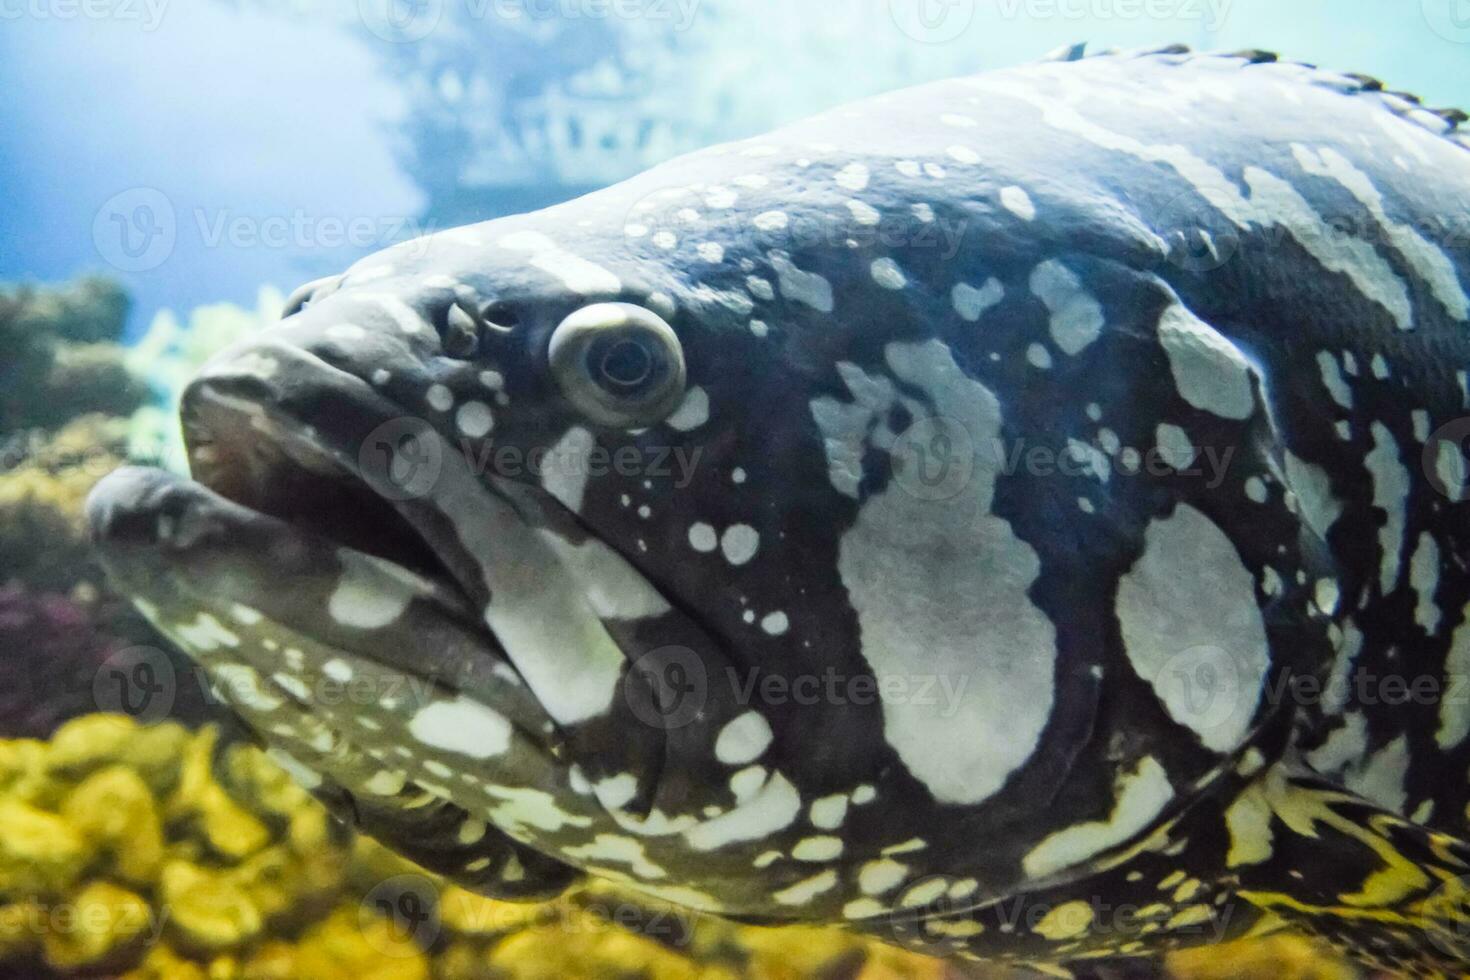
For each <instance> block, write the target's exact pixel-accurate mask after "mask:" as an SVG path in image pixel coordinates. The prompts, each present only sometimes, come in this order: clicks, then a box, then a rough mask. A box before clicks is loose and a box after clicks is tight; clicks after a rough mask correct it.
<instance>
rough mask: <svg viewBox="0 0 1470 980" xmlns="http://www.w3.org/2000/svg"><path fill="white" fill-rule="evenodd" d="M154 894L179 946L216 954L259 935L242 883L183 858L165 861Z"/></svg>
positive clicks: (255, 915) (256, 916)
mask: <svg viewBox="0 0 1470 980" xmlns="http://www.w3.org/2000/svg"><path fill="white" fill-rule="evenodd" d="M159 896H160V898H161V899H162V901H163V906H164V908H166V909H168V910H169V911H170V912H171V915H170V917H169V922H168V924H169V929H170V933H171V934H172V935H173V937H174V939H175V941H176V942H177V943H178V944H179V946H180V948H182V949H186V950H188V951H190V952H198V953H218V952H223V951H226V950H230V949H234V948H236V947H238V946H242V945H244V944H246V943H248V942H251V941H253V940H255V939H256V938H258V937H259V936H260V935H261V933H262V932H263V930H264V928H265V922H264V920H263V919H262V918H261V914H260V909H258V908H257V907H256V906H255V903H254V902H253V901H252V900H251V898H250V895H249V893H248V892H247V891H246V890H245V888H243V887H242V885H241V883H240V882H238V881H236V880H234V879H232V878H231V877H230V876H228V875H226V874H224V873H221V872H217V871H211V870H210V869H208V868H204V867H200V866H199V865H196V864H191V863H189V862H187V861H170V862H169V863H168V864H166V865H164V868H163V874H162V877H161V879H160V882H159Z"/></svg>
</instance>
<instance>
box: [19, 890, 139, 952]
mask: <svg viewBox="0 0 1470 980" xmlns="http://www.w3.org/2000/svg"><path fill="white" fill-rule="evenodd" d="M60 911H62V910H58V912H60ZM64 911H65V914H57V915H53V916H52V917H51V919H52V925H53V928H51V929H50V930H49V931H48V932H47V933H46V937H45V939H44V941H43V948H44V950H45V956H46V962H47V963H49V964H50V965H51V966H52V967H54V968H56V969H57V970H62V971H74V970H81V969H97V968H100V967H105V966H109V965H114V964H117V963H118V962H119V961H121V960H123V959H124V958H125V957H127V956H129V954H130V951H131V950H133V949H135V948H138V947H141V945H142V944H143V942H144V941H145V940H147V939H148V938H149V937H150V936H151V934H152V927H153V923H154V917H153V910H152V909H151V908H150V907H149V906H148V903H147V902H146V901H144V900H143V898H142V896H140V895H137V894H135V893H134V892H131V891H128V890H127V889H125V888H119V887H118V886H116V885H112V884H108V883H107V882H105V881H94V882H92V883H91V884H89V885H87V886H86V887H85V888H83V889H82V890H81V891H80V892H79V893H77V895H76V896H75V897H74V898H73V899H72V900H71V902H70V903H68V907H67V908H66V909H65V910H64Z"/></svg>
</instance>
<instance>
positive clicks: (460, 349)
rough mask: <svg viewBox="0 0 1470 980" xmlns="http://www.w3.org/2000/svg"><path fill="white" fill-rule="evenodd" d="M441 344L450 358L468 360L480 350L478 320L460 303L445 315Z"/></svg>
mask: <svg viewBox="0 0 1470 980" xmlns="http://www.w3.org/2000/svg"><path fill="white" fill-rule="evenodd" d="M443 342H444V353H446V354H448V355H449V356H450V357H457V358H461V359H468V358H471V357H474V356H475V353H476V352H477V351H478V350H479V349H480V323H479V320H478V318H477V317H476V316H475V314H474V313H472V312H471V311H470V310H468V309H466V308H465V307H464V305H463V304H462V303H455V304H454V305H453V306H451V307H450V308H449V312H448V313H447V314H446V315H445V318H444V336H443Z"/></svg>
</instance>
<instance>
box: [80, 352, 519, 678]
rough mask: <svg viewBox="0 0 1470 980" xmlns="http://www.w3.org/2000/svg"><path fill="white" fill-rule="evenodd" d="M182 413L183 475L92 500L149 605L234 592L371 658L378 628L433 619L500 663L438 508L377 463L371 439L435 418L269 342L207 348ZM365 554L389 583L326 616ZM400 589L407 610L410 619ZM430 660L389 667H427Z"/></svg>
mask: <svg viewBox="0 0 1470 980" xmlns="http://www.w3.org/2000/svg"><path fill="white" fill-rule="evenodd" d="M180 419H181V424H182V427H183V433H184V441H185V447H186V450H187V458H188V461H189V468H190V476H189V477H183V476H179V475H176V474H172V473H167V472H164V471H162V470H143V469H139V468H129V469H125V470H123V471H120V472H118V473H116V474H113V475H112V476H109V477H108V478H106V479H105V480H103V481H102V482H101V483H99V485H98V486H97V488H96V489H94V491H93V493H92V496H91V499H90V501H89V504H88V511H89V519H90V524H91V530H92V537H93V541H94V543H95V545H96V547H97V550H98V553H99V556H100V558H101V560H102V563H103V565H104V567H106V569H107V570H108V572H109V573H110V574H111V576H112V578H113V580H114V582H115V583H116V584H117V585H118V586H119V587H120V589H121V590H122V591H123V592H125V593H127V594H129V595H130V596H132V597H133V598H134V599H135V601H139V605H140V606H141V607H143V608H144V610H145V612H149V611H150V610H157V609H160V608H163V607H166V606H173V607H175V608H176V613H175V615H182V614H185V613H187V611H188V610H189V608H190V607H191V604H192V605H197V606H201V607H206V608H211V609H214V608H218V607H219V606H220V605H221V604H222V602H223V601H224V600H228V606H227V608H229V609H238V608H240V607H244V608H246V609H249V610H252V611H255V612H260V613H263V614H264V615H265V617H266V618H267V619H269V620H272V621H275V622H279V623H284V624H287V625H289V626H291V627H292V628H293V629H295V630H296V631H298V632H302V633H307V634H320V633H322V632H323V631H325V633H326V634H327V635H328V638H329V639H330V640H332V641H334V642H335V643H336V644H337V645H339V646H343V647H344V648H345V649H348V650H354V651H355V650H358V649H359V648H365V649H366V650H367V651H368V652H369V653H370V655H371V656H378V655H379V653H380V649H379V648H383V647H385V646H388V645H387V644H385V643H384V642H382V637H380V636H375V635H374V634H375V633H376V634H381V633H391V632H394V631H397V632H399V633H404V632H406V631H407V630H408V628H409V627H411V626H412V625H413V623H414V622H415V621H424V620H428V619H432V620H433V621H434V622H436V623H437V624H439V625H443V626H445V628H448V626H449V625H452V627H453V629H454V630H455V631H456V632H457V633H459V634H463V636H464V638H465V640H466V642H468V638H470V637H472V638H473V640H474V642H475V643H476V644H477V645H478V646H479V647H480V648H481V649H480V650H479V651H478V652H479V654H480V655H481V656H483V655H484V654H489V655H490V656H492V657H493V658H494V659H495V660H496V661H497V662H499V663H502V664H504V663H505V657H504V651H503V649H502V648H501V647H500V645H499V643H498V641H497V640H496V637H495V636H494V634H493V632H492V631H491V630H489V629H488V628H487V626H486V624H485V623H484V621H483V618H482V617H481V616H480V615H479V614H478V613H477V611H476V608H477V605H478V602H477V600H476V599H475V598H474V597H473V595H472V593H471V591H470V589H471V588H472V586H473V582H474V569H473V568H471V567H469V563H467V562H466V561H465V560H464V557H463V556H462V555H459V554H452V553H450V552H451V548H452V541H451V540H450V538H449V537H448V536H446V535H444V534H443V533H441V531H442V529H441V528H439V527H438V526H437V525H436V523H435V521H434V519H433V517H434V515H433V512H432V511H433V509H432V508H431V507H429V506H427V505H426V504H425V502H424V501H423V500H422V499H419V497H417V496H415V495H413V494H409V493H405V492H404V489H403V488H402V487H401V486H398V485H395V484H394V482H393V480H392V479H391V474H389V473H388V472H386V470H384V468H383V467H381V466H380V467H377V470H378V472H374V468H373V467H372V465H371V461H372V459H373V457H372V454H370V453H369V452H368V451H366V449H365V448H363V447H365V446H367V445H368V444H369V443H370V442H371V440H372V439H373V438H375V435H374V434H375V433H378V432H380V430H383V429H384V428H385V427H389V428H392V427H394V426H395V425H396V426H397V428H398V429H404V426H405V425H407V426H409V427H410V429H409V430H405V431H409V433H410V435H411V436H413V437H417V438H421V439H422V440H423V444H424V445H425V446H433V445H435V444H436V443H434V442H432V441H431V437H432V433H431V432H429V431H427V428H428V427H427V424H425V423H417V420H406V419H405V418H404V416H403V413H402V412H401V410H399V409H397V408H396V407H395V406H394V405H393V404H392V403H391V402H388V401H387V400H386V399H384V398H382V397H381V396H380V395H378V393H377V392H375V391H374V390H373V389H372V388H371V386H370V385H368V384H367V383H366V382H365V381H363V380H362V379H360V378H357V377H356V376H355V375H351V374H348V373H347V372H344V371H341V370H340V369H338V368H335V367H333V366H332V365H330V364H328V363H326V362H325V361H322V360H320V359H319V358H317V357H316V356H314V355H313V354H311V353H310V352H308V351H305V350H302V349H299V348H295V347H292V346H289V345H286V344H274V343H259V342H258V343H256V344H254V345H252V346H251V347H249V348H247V349H246V350H245V351H244V352H243V353H242V352H241V351H238V350H237V351H231V352H227V353H226V354H223V355H221V356H220V357H218V358H216V360H215V361H213V362H211V364H210V365H209V366H207V367H206V368H205V370H204V371H203V372H201V374H200V376H199V377H198V378H196V379H195V380H194V381H193V382H192V383H191V384H190V385H189V387H188V388H187V389H186V391H185V393H184V396H183V399H182V402H181V408H180ZM307 419H311V420H313V421H306V420H307ZM399 423H402V424H399ZM414 423H417V424H418V425H419V426H421V428H420V429H412V426H413V424H414ZM400 435H401V433H400ZM364 463H367V464H368V465H367V466H365V465H364ZM365 566H371V567H372V568H373V569H374V572H373V575H374V576H376V577H377V578H378V579H380V580H381V582H382V583H388V584H387V587H386V588H383V589H379V590H378V592H377V594H372V591H371V590H369V594H364V595H360V596H358V597H357V600H358V601H357V602H356V608H355V609H352V610H348V611H347V612H337V613H333V614H332V615H329V612H332V610H333V609H334V596H337V597H338V598H339V599H340V594H341V592H342V588H343V583H344V575H345V574H347V573H349V572H350V571H351V569H353V568H362V567H365ZM404 596H410V597H411V599H412V603H411V604H412V605H413V607H414V608H412V609H407V612H409V613H412V614H413V615H409V616H407V618H406V620H405V621H402V622H400V621H399V620H402V619H404V617H403V615H402V614H403V613H404V611H405V609H406V607H407V604H406V603H405V600H404ZM373 603H377V604H378V608H376V609H375V608H372V604H373ZM336 607H342V608H345V607H343V606H342V603H341V602H340V601H338V602H337V603H336ZM397 607H405V608H404V609H399V608H397ZM395 612H396V613H398V615H394V613H395ZM150 618H151V617H150ZM406 638H407V637H400V639H406ZM458 649H459V652H460V653H461V654H465V653H466V650H465V644H464V643H460V644H458ZM191 652H192V651H191ZM426 659H427V661H428V663H427V664H425V663H424V662H423V661H420V660H415V661H412V662H409V661H408V660H407V659H406V658H395V661H401V662H393V663H391V664H390V666H392V667H394V668H395V669H403V668H405V667H409V666H412V667H414V668H415V669H424V670H425V671H426V672H427V671H428V669H429V668H433V667H434V666H435V665H434V664H433V660H434V658H432V657H429V658H426ZM446 659H447V658H446Z"/></svg>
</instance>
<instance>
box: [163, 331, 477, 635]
mask: <svg viewBox="0 0 1470 980" xmlns="http://www.w3.org/2000/svg"><path fill="white" fill-rule="evenodd" d="M279 353H283V354H284V355H285V356H289V357H290V358H292V361H293V364H292V376H291V377H290V378H288V379H286V380H285V381H283V382H281V383H279V384H277V383H276V382H275V380H274V379H270V378H265V377H260V376H257V375H254V374H252V373H251V372H250V371H248V370H246V371H234V370H231V369H232V367H233V366H234V364H233V362H231V361H230V360H225V361H224V363H223V364H222V365H221V366H218V367H215V366H213V365H214V363H215V362H212V364H211V366H209V367H206V369H205V371H204V372H202V373H201V374H200V375H199V376H198V377H197V378H196V379H195V380H194V381H192V382H191V383H190V384H189V385H188V387H187V388H186V389H185V391H184V394H183V397H182V399H181V401H180V421H181V424H182V427H183V433H184V444H185V449H186V453H187V459H188V461H189V470H190V478H191V479H192V481H193V482H195V483H197V484H199V485H201V486H203V487H204V488H206V489H207V490H209V491H211V492H213V493H216V494H218V495H219V496H221V497H223V498H225V499H226V500H228V501H230V502H231V503H234V504H236V505H238V506H240V507H243V508H245V509H246V510H249V511H253V512H256V513H259V514H264V515H266V516H268V517H272V518H275V519H276V520H279V521H282V522H284V523H286V524H288V525H291V526H292V527H294V528H297V529H299V530H302V531H304V532H308V533H311V534H314V535H316V536H318V537H321V538H324V539H326V540H328V541H331V542H333V543H335V544H338V545H340V546H342V547H345V548H349V549H351V550H354V551H358V552H362V553H364V554H367V555H371V556H373V557H377V558H381V559H384V560H386V561H388V562H391V563H393V564H395V565H398V566H400V567H402V568H405V569H407V570H409V571H411V572H414V573H417V574H420V575H423V576H424V577H426V578H428V579H430V580H431V581H433V582H434V584H435V585H437V586H439V587H441V588H442V589H444V590H445V591H446V592H450V593H452V594H453V595H454V596H455V597H456V598H457V599H458V600H460V601H462V602H463V603H464V604H465V605H466V607H467V608H468V607H469V605H470V599H469V595H468V594H467V592H466V589H465V582H463V581H462V579H461V577H460V576H459V575H457V574H455V572H454V569H453V567H452V565H451V564H450V563H448V562H446V560H445V556H444V554H443V553H442V549H441V548H440V546H439V545H438V544H436V542H435V541H434V540H433V538H432V536H431V535H427V534H425V533H423V530H422V529H421V528H420V527H419V526H418V525H417V524H416V523H415V521H413V520H412V519H410V518H409V517H408V516H407V515H406V514H405V513H404V506H403V505H404V504H406V503H412V501H411V500H405V499H402V498H401V496H399V495H395V494H394V493H393V492H392V490H391V487H389V488H385V487H384V486H383V480H382V479H381V478H380V475H378V474H373V473H370V472H367V471H366V470H365V468H364V466H363V465H362V462H363V459H364V455H365V454H364V452H363V451H362V450H361V449H360V448H358V449H354V446H353V443H354V440H353V438H352V437H351V436H345V434H344V432H342V431H339V430H334V429H332V428H330V427H323V426H318V425H314V424H311V423H309V422H307V421H305V420H304V418H303V416H304V415H305V413H304V412H302V411H301V409H302V408H303V407H305V406H306V404H307V403H314V404H315V405H316V407H317V408H318V409H319V413H318V414H322V415H325V414H328V413H332V412H334V411H336V410H338V409H344V410H343V412H342V414H343V415H344V420H346V419H350V420H351V421H353V422H355V423H356V424H357V426H359V427H371V428H373V429H376V428H381V427H382V426H384V425H385V424H391V423H392V422H394V421H395V420H399V419H402V418H404V413H403V412H402V410H401V409H398V408H397V406H395V405H393V404H392V403H391V402H389V401H387V400H386V399H384V398H382V397H381V396H379V395H378V394H377V392H375V391H373V390H372V389H371V387H370V386H368V385H367V383H366V382H364V381H362V380H361V379H359V378H357V377H356V376H355V375H352V374H349V373H347V372H345V371H342V370H340V369H338V368H336V367H333V366H332V365H330V364H328V363H326V362H325V361H322V360H320V359H319V358H317V357H315V356H314V355H312V354H311V353H310V352H307V351H303V350H301V349H299V348H294V347H292V348H287V349H284V350H283V351H281V352H279ZM323 391H329V392H330V393H331V400H330V402H324V401H323V399H322V395H321V392H323ZM344 407H345V408H344ZM425 425H426V424H425ZM358 445H359V446H360V445H361V443H360V442H359V443H358ZM375 477H378V478H375Z"/></svg>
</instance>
